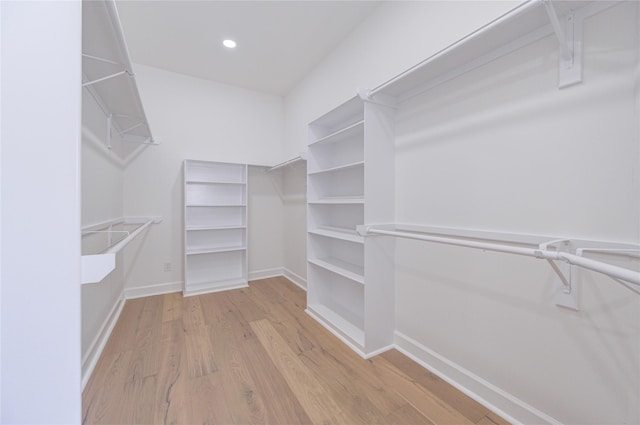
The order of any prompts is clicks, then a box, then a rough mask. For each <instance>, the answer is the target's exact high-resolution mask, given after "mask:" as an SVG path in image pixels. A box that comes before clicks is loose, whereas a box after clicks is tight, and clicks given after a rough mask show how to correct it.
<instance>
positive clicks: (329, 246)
mask: <svg viewBox="0 0 640 425" xmlns="http://www.w3.org/2000/svg"><path fill="white" fill-rule="evenodd" d="M392 118H393V109H392V108H389V107H386V106H382V105H378V104H373V103H368V102H365V101H363V100H362V99H361V98H360V97H354V98H352V99H351V100H349V101H347V102H346V103H344V104H343V105H341V106H339V107H338V108H336V109H335V110H333V111H331V112H329V113H328V114H326V115H324V116H323V117H321V118H319V119H318V120H316V121H314V122H313V123H311V124H310V125H309V137H310V140H309V151H308V158H307V199H308V215H307V220H308V238H307V245H308V246H307V253H308V275H307V289H308V299H307V313H308V314H309V315H311V316H312V317H314V318H315V319H316V320H317V321H319V322H320V323H321V324H322V325H324V326H325V327H326V328H327V329H329V330H330V331H331V332H333V333H334V334H335V335H336V336H338V337H339V338H340V339H342V341H344V342H345V343H346V344H347V345H349V346H350V347H351V348H353V349H354V350H355V351H356V352H358V353H359V354H360V355H361V356H363V357H370V356H372V355H375V354H377V353H379V352H381V351H384V350H385V349H386V348H387V347H388V346H390V345H391V344H392V343H393V320H394V319H393V316H394V315H393V309H394V298H393V280H392V279H390V280H389V281H388V282H386V283H385V282H384V280H385V277H386V275H387V274H388V273H389V272H388V270H392V267H391V263H390V261H393V255H391V256H389V255H388V254H389V253H391V254H393V242H392V240H391V239H376V240H375V241H368V240H367V241H365V238H363V237H362V236H360V235H358V234H357V233H356V226H358V225H359V224H360V223H363V222H370V221H372V220H373V221H376V220H384V219H385V218H390V217H393V178H394V177H393V174H394V173H393V143H392V139H390V138H389V137H388V136H391V135H392V134H393V133H392V132H391V133H389V132H384V131H382V132H381V130H382V129H381V128H380V124H379V123H377V122H375V120H380V119H382V121H383V122H384V124H386V125H388V126H391V127H392V123H393V121H392ZM365 135H366V137H365ZM381 179H382V180H386V181H385V182H384V183H383V184H382V186H381V187H380V188H381V189H382V190H383V191H379V190H378V189H377V188H376V186H377V185H380V182H379V181H378V180H381ZM387 190H390V192H386V191H387ZM383 192H384V193H383ZM379 198H384V199H379ZM388 198H390V199H391V202H390V203H389V204H387V205H384V206H381V205H382V204H383V203H384V202H388V201H389V199H388ZM389 205H390V206H391V207H389ZM374 206H377V207H378V208H379V209H378V210H374V209H372V208H371V207H374ZM370 242H373V244H370ZM368 244H369V245H368ZM374 244H375V245H374ZM382 248H384V249H385V253H386V254H387V255H386V257H385V255H380V254H376V251H377V250H379V249H382ZM376 262H377V263H376ZM385 267H386V269H385ZM376 274H378V276H376Z"/></svg>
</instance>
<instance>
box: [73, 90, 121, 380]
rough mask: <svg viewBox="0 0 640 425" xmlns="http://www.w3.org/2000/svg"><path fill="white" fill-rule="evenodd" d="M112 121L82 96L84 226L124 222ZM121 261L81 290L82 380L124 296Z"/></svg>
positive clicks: (84, 93)
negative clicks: (109, 124) (109, 143)
mask: <svg viewBox="0 0 640 425" xmlns="http://www.w3.org/2000/svg"><path fill="white" fill-rule="evenodd" d="M106 129H107V118H106V116H105V115H104V112H103V111H102V110H101V109H100V107H99V106H98V104H97V103H96V101H95V100H94V98H93V97H92V96H91V95H90V94H89V92H88V91H87V90H86V89H85V90H83V93H82V151H81V153H82V155H81V161H80V163H81V171H82V184H81V193H82V198H81V205H82V218H81V219H82V226H83V227H84V226H88V225H92V224H96V223H100V222H104V221H108V220H112V219H114V218H118V217H122V216H123V206H122V200H123V184H122V180H123V167H124V165H123V163H122V157H121V155H119V154H118V153H116V152H115V151H117V150H119V149H117V148H120V147H121V146H119V144H120V143H121V142H119V141H117V140H114V141H113V142H112V144H113V146H114V147H115V148H116V149H114V150H109V149H108V148H107V140H106V139H107V136H106ZM127 251H128V250H125V252H122V253H119V254H118V255H117V257H116V269H115V270H113V271H112V272H111V273H109V275H107V277H105V278H104V279H103V280H102V281H101V282H98V283H95V284H89V285H82V290H81V291H82V375H83V382H86V380H87V379H88V377H89V372H90V371H91V370H92V369H93V366H94V365H95V362H96V361H97V359H98V354H99V351H100V348H101V345H102V344H104V343H105V342H106V340H105V338H106V337H108V334H105V333H104V331H106V330H108V327H109V326H110V325H111V324H112V320H113V319H114V318H115V317H114V315H113V314H112V313H114V309H117V307H118V306H119V302H120V301H121V300H122V298H123V297H122V296H123V291H124V274H123V267H122V260H123V256H124V255H126V253H127Z"/></svg>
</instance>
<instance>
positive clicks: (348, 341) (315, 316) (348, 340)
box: [304, 306, 367, 359]
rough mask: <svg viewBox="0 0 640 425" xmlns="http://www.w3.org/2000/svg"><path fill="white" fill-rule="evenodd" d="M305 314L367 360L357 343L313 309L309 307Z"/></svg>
mask: <svg viewBox="0 0 640 425" xmlns="http://www.w3.org/2000/svg"><path fill="white" fill-rule="evenodd" d="M304 312H305V313H307V314H308V315H309V316H310V317H312V318H313V319H314V320H315V321H316V322H318V323H319V324H320V325H321V326H322V327H323V328H325V329H326V330H328V331H329V332H331V333H332V334H333V336H335V337H336V338H338V339H339V340H340V341H342V342H343V343H344V344H345V345H346V346H347V347H349V348H351V349H352V350H353V351H354V352H355V353H356V354H357V355H359V356H360V357H362V358H363V359H366V358H367V357H366V354H365V353H364V351H362V349H361V348H360V347H359V345H357V343H356V342H355V341H352V339H351V338H350V337H348V336H346V335H344V334H343V333H342V332H341V330H340V329H339V328H338V327H336V326H334V325H333V324H332V323H331V322H329V321H327V320H326V319H325V318H324V317H323V316H322V315H320V314H318V313H316V312H315V311H313V308H309V307H308V306H307V308H306V309H305V310H304Z"/></svg>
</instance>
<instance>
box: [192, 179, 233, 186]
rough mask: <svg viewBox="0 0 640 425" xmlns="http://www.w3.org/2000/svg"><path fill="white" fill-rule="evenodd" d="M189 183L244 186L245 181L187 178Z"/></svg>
mask: <svg viewBox="0 0 640 425" xmlns="http://www.w3.org/2000/svg"><path fill="white" fill-rule="evenodd" d="M186 183H187V184H188V185H240V186H244V185H245V183H244V182H225V181H206V180H193V179H191V180H187V182H186Z"/></svg>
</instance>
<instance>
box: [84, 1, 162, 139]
mask: <svg viewBox="0 0 640 425" xmlns="http://www.w3.org/2000/svg"><path fill="white" fill-rule="evenodd" d="M82 21H83V25H82V53H83V58H82V74H83V79H84V82H90V81H95V80H99V79H101V78H104V77H106V76H109V75H113V74H116V73H122V75H118V76H114V77H112V78H108V79H105V80H103V81H100V82H96V83H94V84H91V85H88V86H86V89H87V90H89V92H90V93H91V94H92V95H93V96H94V97H95V98H96V101H97V102H98V103H99V104H100V107H101V108H102V109H104V111H105V113H106V114H107V115H109V114H111V115H112V125H113V126H114V127H115V128H116V129H117V130H118V131H124V130H127V129H130V130H129V131H127V135H128V136H130V140H135V141H139V142H141V143H155V142H154V141H153V136H152V135H151V130H150V128H149V126H148V121H147V117H146V115H145V112H144V108H143V106H142V101H141V99H140V94H139V92H138V87H137V85H136V81H135V76H134V73H133V69H132V65H131V60H130V58H129V52H128V50H127V46H126V42H125V39H124V34H123V31H122V27H121V25H120V18H119V17H118V11H117V9H116V5H115V1H113V0H104V1H85V2H83V4H82ZM96 58H98V59H96ZM138 123H143V125H140V126H137V127H135V128H131V127H133V126H134V125H136V124H138Z"/></svg>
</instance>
